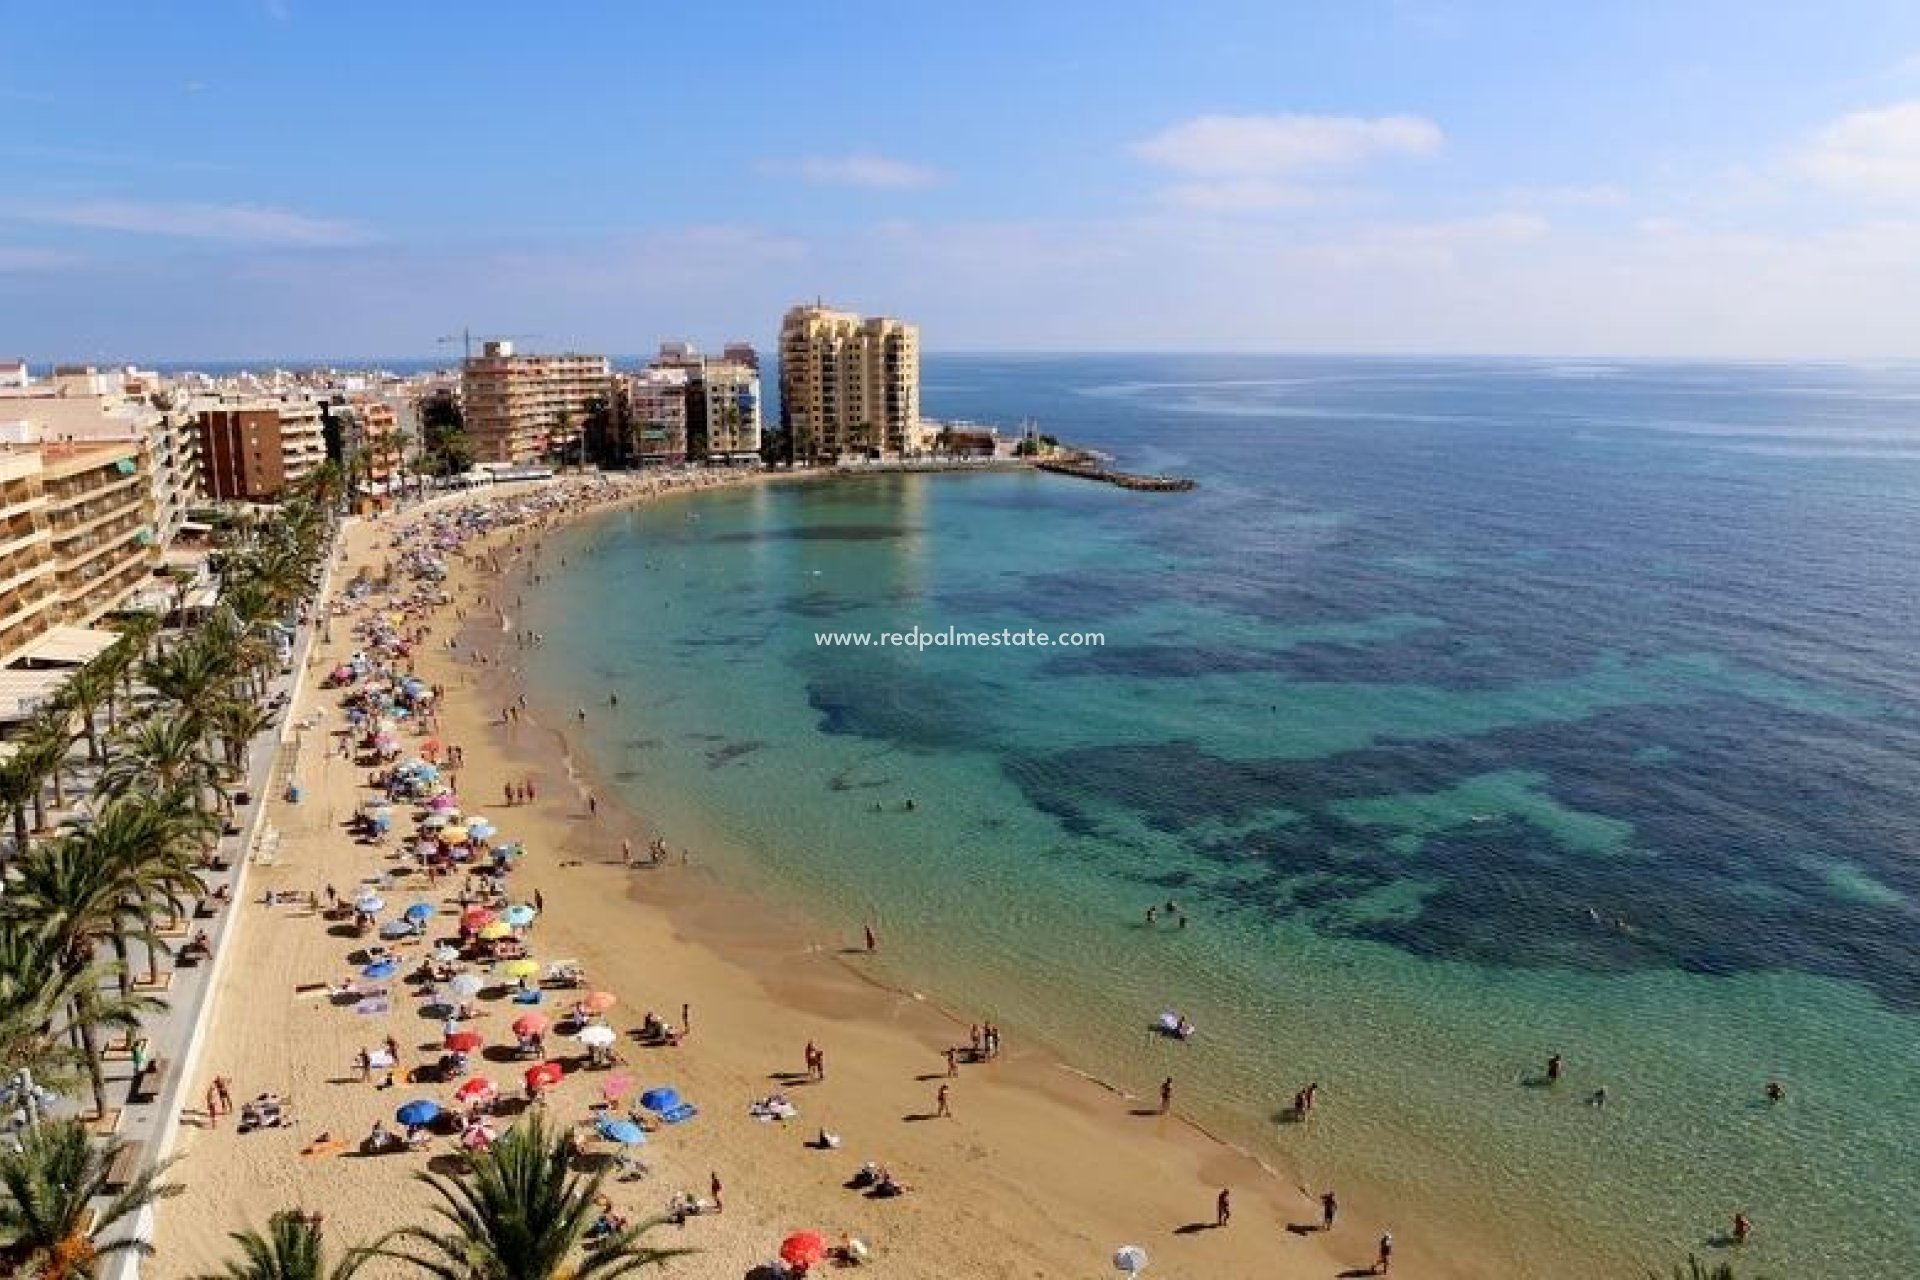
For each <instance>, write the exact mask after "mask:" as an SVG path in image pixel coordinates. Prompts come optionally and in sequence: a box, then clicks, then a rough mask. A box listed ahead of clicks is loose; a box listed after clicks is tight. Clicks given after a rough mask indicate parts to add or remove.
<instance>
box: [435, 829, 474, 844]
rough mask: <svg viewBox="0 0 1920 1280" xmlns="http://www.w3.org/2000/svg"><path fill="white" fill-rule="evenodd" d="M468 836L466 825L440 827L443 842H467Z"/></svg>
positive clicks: (441, 841)
mask: <svg viewBox="0 0 1920 1280" xmlns="http://www.w3.org/2000/svg"><path fill="white" fill-rule="evenodd" d="M468 838H469V836H468V832H467V829H466V828H465V827H442V828H440V843H441V844H465V843H466V842H467V840H468Z"/></svg>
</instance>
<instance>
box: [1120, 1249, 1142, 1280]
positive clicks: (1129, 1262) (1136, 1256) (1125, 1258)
mask: <svg viewBox="0 0 1920 1280" xmlns="http://www.w3.org/2000/svg"><path fill="white" fill-rule="evenodd" d="M1113 1269H1114V1270H1115V1271H1124V1272H1125V1273H1126V1274H1128V1275H1130V1276H1133V1275H1139V1274H1140V1273H1141V1272H1142V1271H1145V1270H1146V1269H1147V1251H1146V1250H1145V1249H1142V1248H1141V1247H1140V1246H1139V1245H1137V1244H1123V1245H1121V1246H1120V1247H1119V1248H1118V1249H1115V1250H1114V1251H1113Z"/></svg>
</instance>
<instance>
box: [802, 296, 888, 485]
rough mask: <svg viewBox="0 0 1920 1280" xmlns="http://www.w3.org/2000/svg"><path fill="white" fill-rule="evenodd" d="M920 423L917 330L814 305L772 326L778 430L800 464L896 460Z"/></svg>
mask: <svg viewBox="0 0 1920 1280" xmlns="http://www.w3.org/2000/svg"><path fill="white" fill-rule="evenodd" d="M919 420H920V330H919V328H918V327H917V326H914V325H911V324H907V323H905V322H904V321H901V320H895V319H892V318H891V317H887V316H874V317H863V316H859V315H855V314H854V313H852V312H850V311H835V310H832V309H830V308H828V307H825V306H821V305H818V304H815V305H812V306H799V307H794V308H793V309H791V310H790V311H788V312H787V314H786V317H785V319H784V320H783V321H782V322H781V326H780V425H781V427H782V428H783V429H784V430H785V431H786V433H787V441H788V448H790V449H791V450H792V452H793V457H794V458H795V459H797V460H799V461H803V462H831V461H834V460H836V459H840V458H848V457H866V458H877V457H883V456H888V455H894V456H897V455H899V454H902V453H904V452H906V451H907V449H908V447H909V442H910V439H911V437H912V435H913V433H914V430H915V426H916V424H917V423H918V422H919Z"/></svg>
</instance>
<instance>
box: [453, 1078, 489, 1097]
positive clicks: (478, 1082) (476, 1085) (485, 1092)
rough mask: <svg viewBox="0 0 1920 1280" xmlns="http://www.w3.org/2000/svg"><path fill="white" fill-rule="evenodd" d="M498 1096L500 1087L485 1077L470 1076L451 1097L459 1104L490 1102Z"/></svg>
mask: <svg viewBox="0 0 1920 1280" xmlns="http://www.w3.org/2000/svg"><path fill="white" fill-rule="evenodd" d="M499 1095H500V1086H499V1085H497V1084H495V1083H494V1082H493V1081H491V1080H489V1079H487V1078H486V1077H485V1076H472V1077H469V1078H468V1079H467V1080H466V1081H464V1082H463V1083H462V1084H461V1085H460V1087H459V1088H458V1089H455V1090H454V1091H453V1096H454V1097H455V1098H456V1099H458V1100H459V1101H461V1102H490V1101H492V1100H493V1099H494V1098H496V1097H498V1096H499Z"/></svg>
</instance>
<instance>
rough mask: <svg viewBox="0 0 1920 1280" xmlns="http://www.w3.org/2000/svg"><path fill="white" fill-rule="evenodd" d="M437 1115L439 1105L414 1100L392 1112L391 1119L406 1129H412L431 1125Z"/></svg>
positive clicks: (422, 1100)
mask: <svg viewBox="0 0 1920 1280" xmlns="http://www.w3.org/2000/svg"><path fill="white" fill-rule="evenodd" d="M439 1114H440V1104H439V1103H437V1102H433V1101H430V1100H428V1099H426V1098H415V1099H414V1100H413V1101H412V1102H409V1103H407V1104H406V1105H405V1106H403V1107H401V1108H400V1109H399V1110H398V1111H396V1112H394V1113H393V1118H394V1119H395V1120H398V1121H399V1122H400V1123H401V1124H404V1125H406V1126H407V1127H408V1128H413V1127H414V1126H416V1125H423V1124H432V1123H433V1122H434V1119H435V1118H436V1117H437V1116H439Z"/></svg>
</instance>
